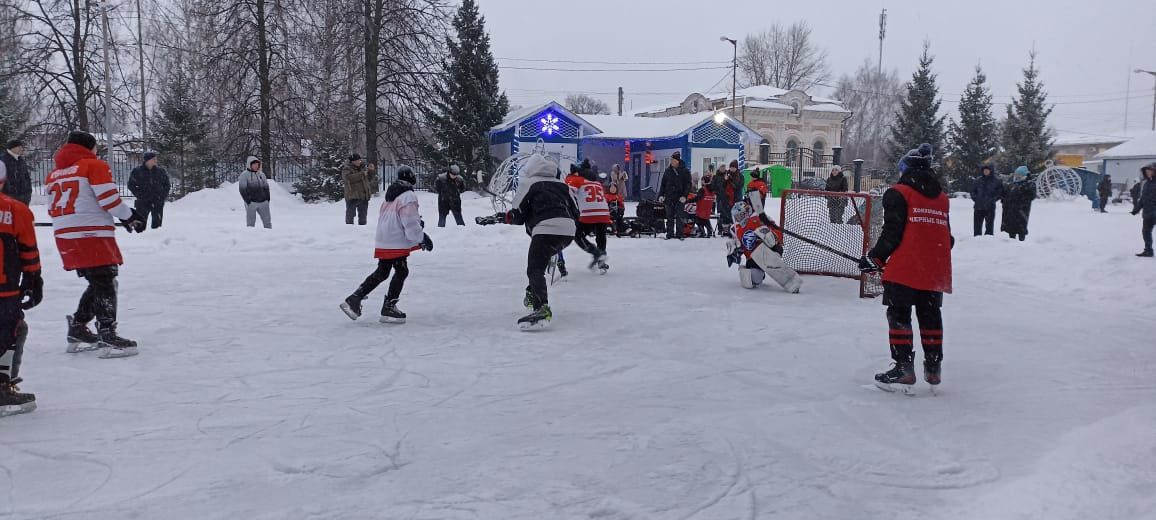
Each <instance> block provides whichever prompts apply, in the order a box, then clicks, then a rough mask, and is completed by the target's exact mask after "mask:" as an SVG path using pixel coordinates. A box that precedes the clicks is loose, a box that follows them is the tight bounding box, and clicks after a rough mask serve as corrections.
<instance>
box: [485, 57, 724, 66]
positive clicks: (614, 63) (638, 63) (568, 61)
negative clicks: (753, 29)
mask: <svg viewBox="0 0 1156 520" xmlns="http://www.w3.org/2000/svg"><path fill="white" fill-rule="evenodd" d="M497 59H498V60H499V61H527V62H536V63H571V64H582V65H727V64H730V61H717V60H715V61H585V60H553V59H544V58H497Z"/></svg>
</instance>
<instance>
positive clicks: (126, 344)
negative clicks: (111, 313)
mask: <svg viewBox="0 0 1156 520" xmlns="http://www.w3.org/2000/svg"><path fill="white" fill-rule="evenodd" d="M97 328H98V329H100V330H99V334H100V343H99V345H100V346H101V348H103V349H104V351H103V352H101V353H100V357H102V358H105V359H107V358H119V357H129V356H135V355H137V354H138V352H137V344H136V342H135V341H133V340H131V339H128V338H122V337H121V336H120V335H119V334H117V333H116V322H115V321H114V322H110V323H99V324H97Z"/></svg>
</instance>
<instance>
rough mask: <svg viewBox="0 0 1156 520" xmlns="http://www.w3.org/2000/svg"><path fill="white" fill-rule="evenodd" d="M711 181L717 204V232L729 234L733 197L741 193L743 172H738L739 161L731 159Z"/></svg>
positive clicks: (732, 219) (732, 221)
mask: <svg viewBox="0 0 1156 520" xmlns="http://www.w3.org/2000/svg"><path fill="white" fill-rule="evenodd" d="M712 183H713V186H712V187H713V188H714V194H715V197H716V198H715V203H716V204H717V205H718V227H719V230H718V231H719V234H720V235H723V236H730V234H731V225H732V224H734V217H732V216H731V208H733V207H734V205H735V202H736V200H735V197H736V196H739V197H741V196H742V193H743V191H742V188H743V174H742V173H741V172H739V162H738V161H731V163H730V167H728V168H726V169H725V171H720V172H719V173H718V174H717V175H715V176H714V178H713V180H712Z"/></svg>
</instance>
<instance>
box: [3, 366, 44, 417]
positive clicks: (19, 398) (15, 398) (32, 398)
mask: <svg viewBox="0 0 1156 520" xmlns="http://www.w3.org/2000/svg"><path fill="white" fill-rule="evenodd" d="M18 383H20V379H19V378H17V379H13V380H11V381H9V380H8V376H7V375H4V374H0V417H4V416H5V415H16V414H19V413H28V412H31V411H33V410H35V409H36V394H26V393H21V392H20V388H18V387H17V386H16V385H17V384H18Z"/></svg>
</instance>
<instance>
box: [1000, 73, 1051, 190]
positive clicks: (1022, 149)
mask: <svg viewBox="0 0 1156 520" xmlns="http://www.w3.org/2000/svg"><path fill="white" fill-rule="evenodd" d="M1030 56H1031V61H1030V62H1029V63H1028V67H1027V68H1026V69H1024V80H1023V81H1022V82H1020V83H1018V84H1017V87H1018V91H1019V96H1018V97H1017V98H1016V99H1013V100H1012V103H1011V104H1010V105H1008V107H1007V120H1006V121H1005V122H1004V128H1003V138H1002V144H1003V156H1002V157H1003V159H1002V162H1003V163H1004V165H1005V166H1006V167H1007V168H1015V167H1016V166H1020V165H1027V167H1028V169H1029V170H1031V171H1032V172H1038V171H1040V170H1042V169H1044V161H1047V160H1048V159H1050V158H1051V157H1052V155H1053V153H1054V151H1053V150H1052V142H1053V141H1052V131H1051V129H1049V128H1048V116H1049V115H1051V113H1052V108H1053V107H1052V106H1051V105H1048V103H1047V101H1048V93H1047V91H1045V90H1044V84H1043V82H1042V81H1040V79H1039V75H1040V71H1039V69H1037V68H1036V53H1035V51H1032V53H1031V54H1030Z"/></svg>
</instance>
